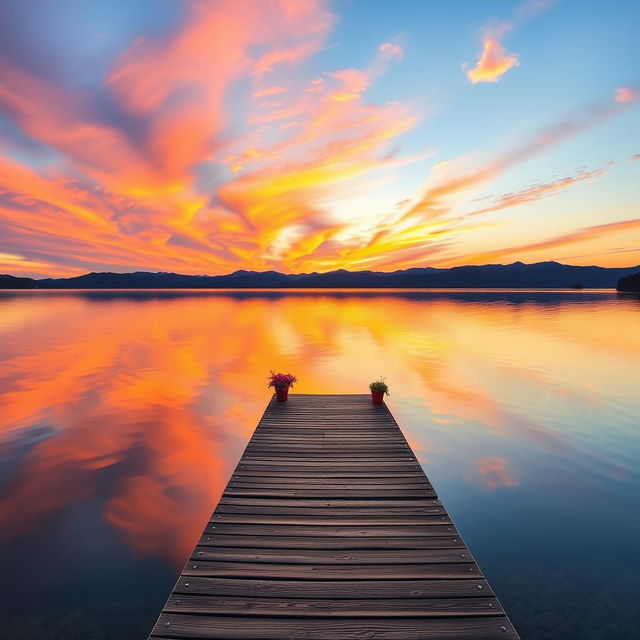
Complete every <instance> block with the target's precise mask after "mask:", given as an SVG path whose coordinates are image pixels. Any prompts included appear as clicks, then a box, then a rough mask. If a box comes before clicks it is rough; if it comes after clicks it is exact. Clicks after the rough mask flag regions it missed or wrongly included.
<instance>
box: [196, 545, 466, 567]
mask: <svg viewBox="0 0 640 640" xmlns="http://www.w3.org/2000/svg"><path fill="white" fill-rule="evenodd" d="M191 560H206V561H216V562H267V563H274V562H275V563H280V564H340V565H350V564H351V565H355V564H429V563H431V564H437V563H440V564H442V563H448V562H451V563H455V564H458V563H468V562H470V561H471V557H470V554H469V552H468V551H467V550H466V549H462V550H461V549H455V548H454V549H451V548H447V549H407V550H404V549H398V550H392V549H382V550H378V551H372V550H367V551H335V550H331V551H327V550H317V549H315V550H309V549H305V550H297V551H296V550H293V549H260V548H236V549H228V548H218V547H209V546H206V545H204V546H200V545H198V546H197V547H196V548H195V549H194V551H193V554H192V555H191Z"/></svg>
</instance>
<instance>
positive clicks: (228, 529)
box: [205, 522, 457, 538]
mask: <svg viewBox="0 0 640 640" xmlns="http://www.w3.org/2000/svg"><path fill="white" fill-rule="evenodd" d="M205 531H206V532H207V533H218V534H226V535H232V536H233V535H245V536H247V535H255V536H313V537H315V536H320V537H338V538H341V537H349V538H353V537H354V536H361V537H363V538H384V537H386V536H394V537H396V538H399V537H408V538H415V537H417V536H446V535H447V534H451V533H453V532H455V531H456V529H455V527H454V526H453V525H452V524H428V525H413V526H412V525H402V524H399V525H387V526H378V525H375V526H372V525H367V526H364V527H356V526H348V525H344V526H337V527H336V526H330V527H317V526H314V525H298V524H290V525H266V524H265V525H258V524H256V525H252V524H225V523H217V522H216V523H211V522H210V523H209V524H207V526H206V528H205ZM456 533H457V532H456Z"/></svg>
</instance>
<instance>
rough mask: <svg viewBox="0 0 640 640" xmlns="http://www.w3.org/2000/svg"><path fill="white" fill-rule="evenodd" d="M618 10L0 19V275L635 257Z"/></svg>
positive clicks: (635, 60) (638, 76) (629, 121)
mask: <svg viewBox="0 0 640 640" xmlns="http://www.w3.org/2000/svg"><path fill="white" fill-rule="evenodd" d="M639 21H640V5H639V4H638V3H637V1H636V0H617V1H616V2H613V3H603V2H602V1H601V0H599V1H591V0H581V1H580V2H571V1H570V0H555V1H554V0H532V1H529V2H526V1H524V2H518V1H516V0H490V1H485V2H478V1H476V0H466V1H465V0H458V1H457V2H429V1H426V0H425V1H417V0H414V1H411V0H393V1H391V0H375V1H374V0H367V1H365V0H349V1H346V0H344V1H341V2H324V1H322V0H228V1H217V0H201V1H193V2H188V1H180V2H179V1H177V0H176V1H173V0H135V1H132V0H109V1H106V0H64V1H63V2H62V1H55V0H24V1H21V2H11V1H5V2H2V3H0V273H11V274H14V275H29V276H48V275H51V276H71V275H79V274H81V273H85V272H87V271H118V272H124V271H134V270H145V271H176V272H179V273H189V274H201V273H202V274H220V273H228V272H231V271H235V270H236V269H255V270H266V269H275V270H278V271H284V272H296V273H298V272H308V271H328V270H332V269H337V268H346V269H351V270H360V269H376V270H383V271H389V270H394V269H399V268H408V267H414V266H438V267H447V266H454V265H461V264H483V263H489V262H494V263H495V262H500V263H509V262H514V261H516V260H522V261H523V262H537V261H541V260H558V261H560V262H565V263H569V264H599V265H603V266H632V265H636V264H640V206H639V205H640V108H639V103H640V55H638V41H637V25H638V23H639Z"/></svg>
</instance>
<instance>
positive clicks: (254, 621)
mask: <svg viewBox="0 0 640 640" xmlns="http://www.w3.org/2000/svg"><path fill="white" fill-rule="evenodd" d="M505 623H507V624H508V621H507V620H506V619H505V618H504V617H503V616H496V617H486V616H478V617H473V618H469V617H456V618H453V617H447V618H423V619H418V618H410V619H406V618H395V617H394V618H378V617H375V618H364V617H357V618H330V617H327V618H306V617H299V618H278V617H273V618H269V617H254V616H202V615H189V614H177V613H166V614H164V613H163V614H162V615H161V616H160V619H159V620H158V623H157V624H156V626H155V628H154V630H153V634H154V636H156V637H160V638H162V637H164V638H210V639H215V640H273V639H274V638H298V639H302V638H304V639H305V640H345V638H375V639H376V640H487V639H490V638H507V639H510V638H517V637H518V636H517V634H516V633H515V631H514V630H513V628H512V627H511V625H509V627H506V626H505ZM502 627H505V628H504V630H503V629H502Z"/></svg>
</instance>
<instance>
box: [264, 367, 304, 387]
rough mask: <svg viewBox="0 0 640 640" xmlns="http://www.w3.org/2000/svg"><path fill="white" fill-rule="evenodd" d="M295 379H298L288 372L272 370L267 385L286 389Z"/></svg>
mask: <svg viewBox="0 0 640 640" xmlns="http://www.w3.org/2000/svg"><path fill="white" fill-rule="evenodd" d="M297 381H298V379H297V378H296V377H295V376H294V375H291V374H290V373H274V372H273V371H272V372H271V375H270V376H269V384H268V385H267V386H268V387H275V388H276V389H288V388H289V387H292V386H293V383H294V382H297Z"/></svg>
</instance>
